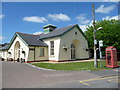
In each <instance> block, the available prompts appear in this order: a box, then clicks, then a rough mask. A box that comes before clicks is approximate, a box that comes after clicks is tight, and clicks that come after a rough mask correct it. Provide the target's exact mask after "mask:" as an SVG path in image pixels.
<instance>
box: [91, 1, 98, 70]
mask: <svg viewBox="0 0 120 90" xmlns="http://www.w3.org/2000/svg"><path fill="white" fill-rule="evenodd" d="M92 17H93V29H94V30H93V37H94V68H97V67H98V64H97V52H96V45H97V39H96V31H97V30H96V28H95V10H94V3H93V4H92Z"/></svg>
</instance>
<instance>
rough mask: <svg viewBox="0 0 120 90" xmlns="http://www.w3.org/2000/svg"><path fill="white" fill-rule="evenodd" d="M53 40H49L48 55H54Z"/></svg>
mask: <svg viewBox="0 0 120 90" xmlns="http://www.w3.org/2000/svg"><path fill="white" fill-rule="evenodd" d="M54 46H55V45H54V41H50V55H51V56H54V55H55V52H54Z"/></svg>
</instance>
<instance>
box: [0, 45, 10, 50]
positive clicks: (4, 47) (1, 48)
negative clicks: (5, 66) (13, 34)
mask: <svg viewBox="0 0 120 90" xmlns="http://www.w3.org/2000/svg"><path fill="white" fill-rule="evenodd" d="M8 46H9V45H8V44H7V45H5V46H3V47H0V50H8Z"/></svg>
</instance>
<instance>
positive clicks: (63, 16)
mask: <svg viewBox="0 0 120 90" xmlns="http://www.w3.org/2000/svg"><path fill="white" fill-rule="evenodd" d="M48 18H49V19H51V20H54V21H57V22H60V21H70V17H69V16H68V15H66V14H62V13H60V14H48Z"/></svg>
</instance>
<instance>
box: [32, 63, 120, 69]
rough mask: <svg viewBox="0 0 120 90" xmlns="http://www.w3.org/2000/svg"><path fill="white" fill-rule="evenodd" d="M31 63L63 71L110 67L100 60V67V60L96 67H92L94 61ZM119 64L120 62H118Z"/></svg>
mask: <svg viewBox="0 0 120 90" xmlns="http://www.w3.org/2000/svg"><path fill="white" fill-rule="evenodd" d="M31 64H32V65H35V66H38V67H42V68H46V69H53V70H65V71H83V70H92V71H94V70H103V69H111V68H107V67H106V62H105V61H102V62H101V64H102V68H100V61H98V68H94V62H93V61H91V62H74V63H73V62H72V63H31ZM119 66H120V62H119Z"/></svg>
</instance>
